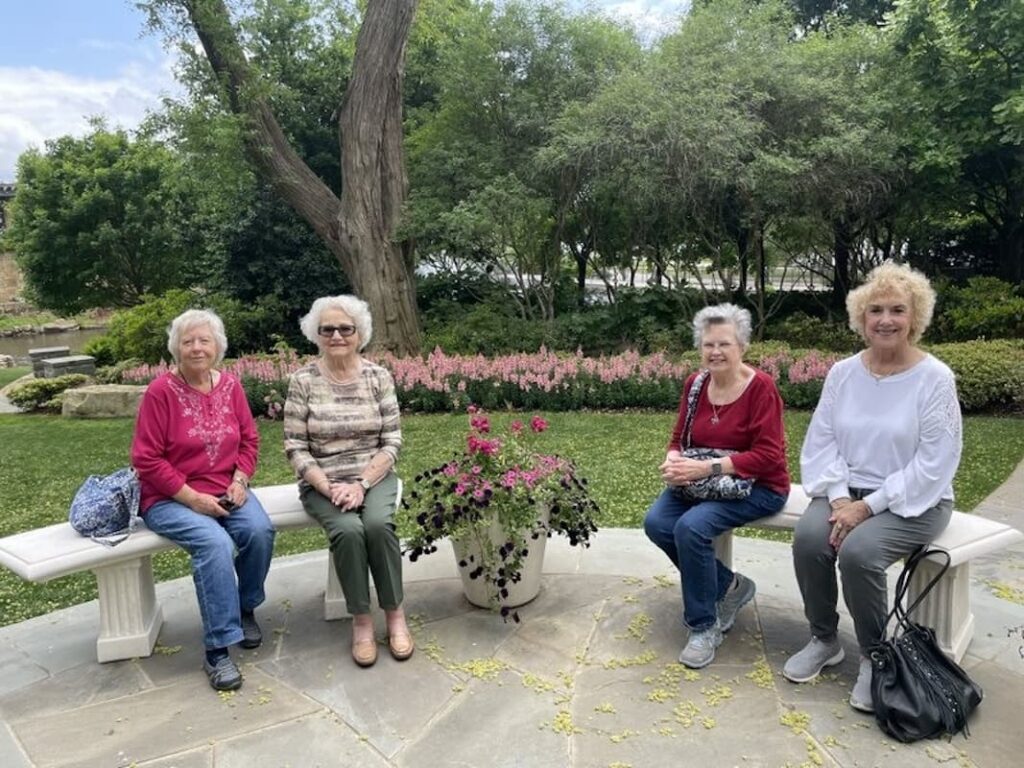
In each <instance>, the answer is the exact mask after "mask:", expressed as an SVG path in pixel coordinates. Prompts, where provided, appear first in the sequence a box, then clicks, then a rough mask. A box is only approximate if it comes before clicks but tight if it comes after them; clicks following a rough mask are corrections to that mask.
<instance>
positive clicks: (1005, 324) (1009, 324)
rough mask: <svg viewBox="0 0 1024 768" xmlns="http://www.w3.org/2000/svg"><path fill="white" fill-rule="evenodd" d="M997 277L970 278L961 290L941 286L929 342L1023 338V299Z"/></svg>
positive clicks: (948, 285)
mask: <svg viewBox="0 0 1024 768" xmlns="http://www.w3.org/2000/svg"><path fill="white" fill-rule="evenodd" d="M1021 290H1022V289H1021V286H1018V287H1016V288H1015V287H1014V286H1013V285H1011V284H1010V283H1007V282H1004V281H1002V280H1000V279H998V278H996V277H972V278H969V279H968V280H967V284H966V285H964V286H957V285H953V284H951V283H942V284H940V286H939V289H938V294H939V297H938V302H937V304H936V314H935V320H934V321H933V322H932V325H931V327H930V328H929V329H928V338H929V339H932V340H935V341H969V340H971V339H1020V338H1024V296H1022V295H1021Z"/></svg>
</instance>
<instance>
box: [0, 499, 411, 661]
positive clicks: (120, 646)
mask: <svg viewBox="0 0 1024 768" xmlns="http://www.w3.org/2000/svg"><path fill="white" fill-rule="evenodd" d="M252 492H253V493H255V494H256V497H257V498H258V499H259V500H260V503H261V504H263V507H264V509H266V510H267V514H268V515H269V516H270V519H271V521H272V522H273V523H274V527H275V528H276V529H277V530H279V531H281V530H290V529H296V528H309V527H313V526H317V525H318V523H317V522H316V521H315V520H314V519H313V518H311V517H310V516H309V515H307V514H306V511H305V510H304V509H303V508H302V503H301V502H300V501H299V490H298V486H297V485H296V484H295V483H289V484H287V485H272V486H266V487H263V488H253V489H252ZM401 495H402V485H401V481H399V486H398V498H399V500H401ZM173 547H174V544H173V543H171V542H170V541H169V540H168V539H165V538H164V537H162V536H158V535H157V534H155V533H153V532H152V531H150V530H149V529H148V528H146V527H145V525H144V524H142V525H139V527H138V528H137V529H136V530H135V532H134V533H133V534H132V535H131V536H130V537H128V539H127V540H125V541H124V542H122V543H120V544H118V545H117V546H115V547H107V546H104V545H102V544H97V543H96V542H94V541H92V540H91V539H88V538H85V537H84V536H80V535H79V534H78V533H76V532H75V530H74V529H73V528H72V527H71V526H70V525H69V524H68V523H58V524H56V525H50V526H47V527H46V528H37V529H35V530H32V531H24V532H23V533H16V534H13V535H11V536H7V537H5V538H2V539H0V565H3V566H5V567H6V568H8V569H10V570H11V571H13V572H14V573H16V574H17V575H18V576H20V577H21V578H22V579H24V580H25V581H33V582H44V581H50V580H51V579H56V578H58V577H60V576H67V575H69V574H72V573H78V572H80V571H92V572H93V573H94V574H95V575H96V585H97V588H98V592H99V604H100V636H99V638H98V639H97V640H96V658H97V659H98V660H99V661H101V662H103V661H117V660H119V659H131V658H135V657H140V656H149V655H150V654H151V653H152V652H153V646H154V645H155V644H156V639H157V636H158V635H159V634H160V627H161V625H162V624H163V611H162V609H161V607H160V603H159V602H158V601H157V599H156V591H155V589H154V582H153V564H152V556H153V555H154V554H155V553H157V552H160V551H162V550H165V549H171V548H173ZM344 615H346V610H345V599H344V596H343V595H342V592H341V585H340V584H339V583H338V577H337V575H336V574H335V572H334V567H333V565H332V563H331V559H330V558H328V559H327V587H326V590H325V592H324V619H326V620H327V621H331V620H333V619H340V618H341V617H342V616H344Z"/></svg>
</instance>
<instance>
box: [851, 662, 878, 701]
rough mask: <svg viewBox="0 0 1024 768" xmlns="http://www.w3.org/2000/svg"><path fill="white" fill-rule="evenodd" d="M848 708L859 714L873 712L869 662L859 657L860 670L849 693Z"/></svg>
mask: <svg viewBox="0 0 1024 768" xmlns="http://www.w3.org/2000/svg"><path fill="white" fill-rule="evenodd" d="M850 706H851V707H853V708H854V709H856V710H859V711H861V712H874V711H875V704H874V701H873V700H872V698H871V660H870V659H865V658H864V657H863V656H861V657H860V670H859V671H858V672H857V682H856V683H854V685H853V690H852V691H850Z"/></svg>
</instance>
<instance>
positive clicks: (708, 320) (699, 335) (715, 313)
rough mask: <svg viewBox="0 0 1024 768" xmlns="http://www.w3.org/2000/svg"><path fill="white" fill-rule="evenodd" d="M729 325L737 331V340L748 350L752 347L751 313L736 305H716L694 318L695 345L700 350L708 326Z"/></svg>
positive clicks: (703, 310)
mask: <svg viewBox="0 0 1024 768" xmlns="http://www.w3.org/2000/svg"><path fill="white" fill-rule="evenodd" d="M725 324H729V325H731V326H732V327H733V328H735V329H736V340H737V341H738V342H739V343H740V346H741V347H743V348H744V349H746V348H747V347H749V346H750V333H751V324H750V312H748V311H747V310H745V309H743V308H742V307H737V306H736V305H735V304H715V305H714V306H713V307H704V309H702V310H701V311H700V312H698V313H697V314H696V315H694V316H693V344H694V346H695V347H697V349H700V345H701V343H702V342H703V341H704V334H705V333H707V330H708V326H711V325H725Z"/></svg>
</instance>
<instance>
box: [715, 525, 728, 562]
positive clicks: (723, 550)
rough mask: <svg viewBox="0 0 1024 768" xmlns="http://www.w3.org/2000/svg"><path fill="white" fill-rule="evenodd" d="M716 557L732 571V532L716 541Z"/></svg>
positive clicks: (724, 534) (726, 533)
mask: <svg viewBox="0 0 1024 768" xmlns="http://www.w3.org/2000/svg"><path fill="white" fill-rule="evenodd" d="M715 557H717V558H718V559H719V560H720V561H721V563H722V565H724V566H725V567H726V568H728V569H729V570H730V571H731V570H732V531H726V532H725V533H723V534H722V535H721V536H719V537H717V538H716V539H715Z"/></svg>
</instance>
